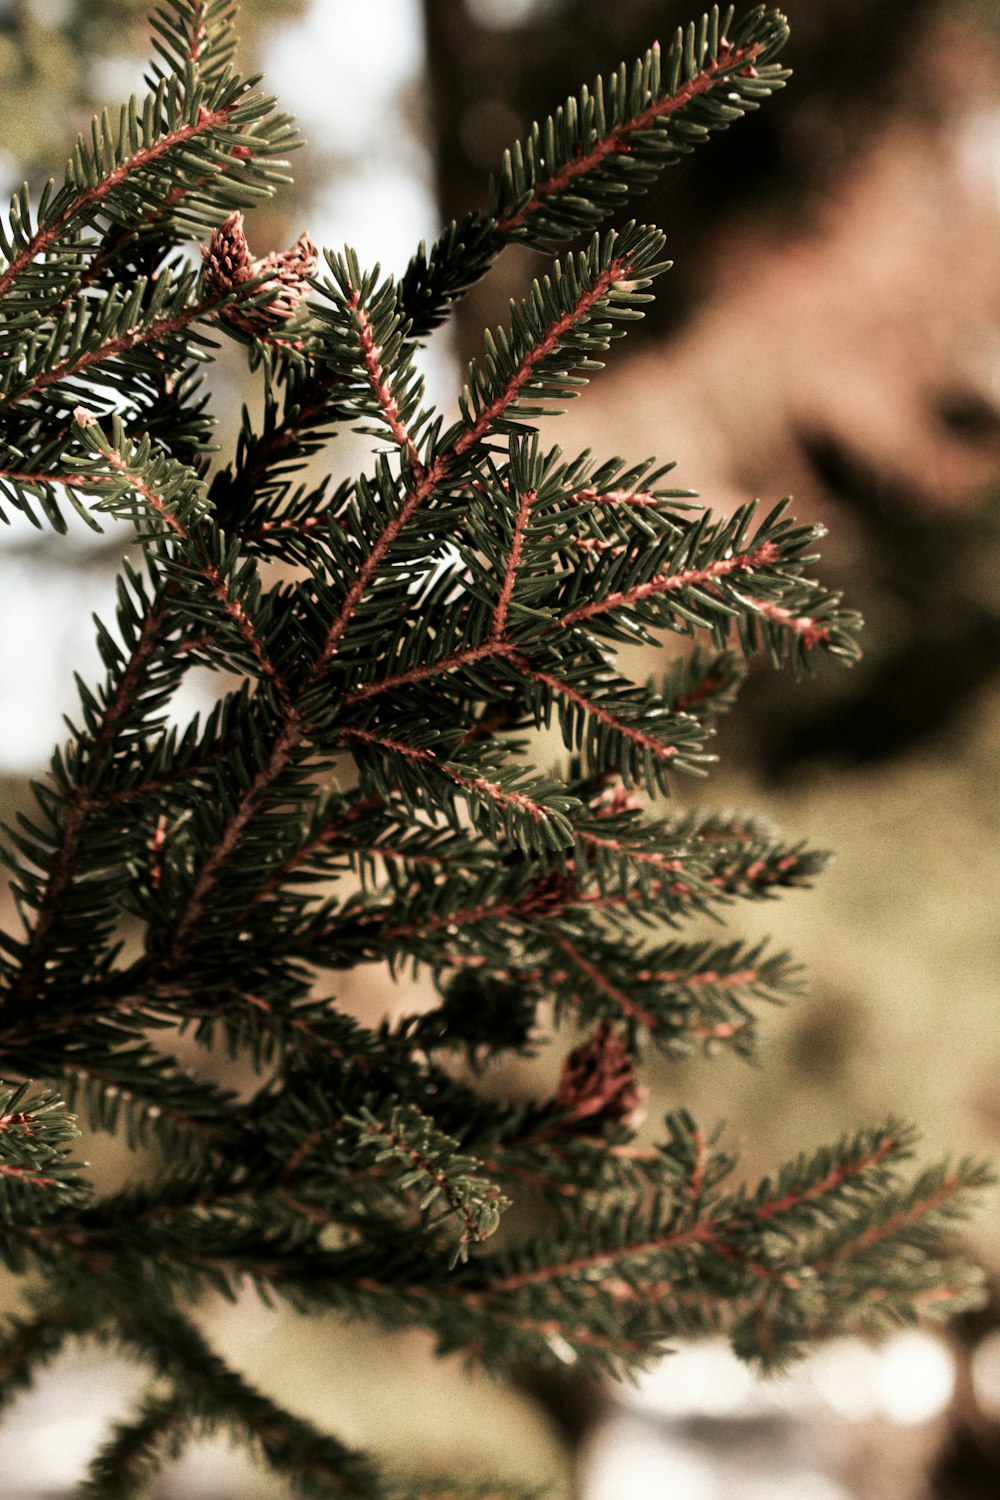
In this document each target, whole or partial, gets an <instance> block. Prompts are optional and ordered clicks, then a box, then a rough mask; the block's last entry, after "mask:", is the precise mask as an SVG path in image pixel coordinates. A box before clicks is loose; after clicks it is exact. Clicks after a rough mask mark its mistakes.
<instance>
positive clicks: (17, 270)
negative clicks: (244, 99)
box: [0, 103, 235, 383]
mask: <svg viewBox="0 0 1000 1500" xmlns="http://www.w3.org/2000/svg"><path fill="white" fill-rule="evenodd" d="M234 108H235V104H232V103H230V104H224V105H222V106H221V107H219V108H217V109H214V110H210V109H206V110H204V112H203V113H202V114H201V115H200V117H199V118H198V119H197V120H194V121H191V122H188V123H185V124H183V125H179V126H177V127H176V128H175V129H173V130H171V131H168V132H167V133H166V134H164V135H162V136H161V137H160V138H159V140H156V141H152V142H151V143H150V144H149V145H148V146H146V147H144V148H143V149H142V150H140V151H136V152H135V153H134V154H133V155H132V156H130V157H128V158H127V159H126V160H125V161H123V162H121V163H120V165H118V166H117V167H115V168H114V170H113V171H111V172H109V173H108V174H107V175H106V176H102V177H101V178H100V180H99V181H97V182H95V183H93V184H92V185H91V186H90V187H88V188H86V189H85V190H84V191H83V192H81V193H79V194H77V196H76V197H74V198H72V199H71V200H70V202H68V203H67V204H66V205H65V207H64V208H62V209H61V210H60V211H59V212H58V213H57V214H56V215H55V217H54V218H53V219H51V220H50V221H49V222H48V223H47V224H45V225H44V226H40V227H39V228H38V229H37V230H36V232H35V234H34V235H33V236H32V238H31V239H30V240H29V241H28V243H27V244H26V245H25V246H24V248H23V249H22V250H21V251H20V252H19V254H17V255H16V256H14V258H13V259H12V260H11V261H10V262H9V264H8V266H7V269H6V270H5V271H4V272H3V274H2V275H0V297H3V296H4V295H5V294H6V293H7V291H8V290H9V288H10V287H11V285H12V284H13V283H14V281H15V280H16V279H17V277H18V276H20V274H21V273H22V271H23V270H24V269H25V267H26V266H28V265H30V264H31V262H32V261H34V260H36V259H37V258H38V256H40V255H43V254H45V252H46V251H47V250H48V249H49V248H50V246H52V245H53V244H55V242H56V241H57V240H58V239H59V237H60V236H61V235H63V234H64V233H65V231H66V229H67V228H68V226H69V225H70V224H71V223H72V222H73V220H74V219H77V218H79V217H80V216H81V215H86V216H87V217H89V216H90V215H92V214H93V212H94V210H95V209H97V208H98V207H99V206H100V205H101V204H102V203H103V202H104V201H105V199H107V198H108V197H109V196H110V195H111V194H112V193H113V192H114V191H115V189H116V188H119V187H121V186H122V185H124V184H125V183H126V182H127V181H128V180H129V179H130V178H131V177H132V176H134V175H135V174H136V173H137V172H141V171H142V170H143V169H144V168H146V167H149V166H151V165H152V164H153V163H154V162H156V161H158V160H160V158H161V157H164V156H166V155H167V154H168V153H171V152H179V151H180V149H181V148H183V147H184V146H185V145H187V143H188V142H190V141H194V140H197V139H198V138H199V137H205V136H211V134H212V132H213V131H215V130H217V129H218V128H219V126H221V125H225V124H226V122H227V121H228V119H229V117H230V116H231V115H232V113H233V110H234ZM129 347H132V346H129ZM73 373H75V371H74V372H73ZM46 383H51V382H46Z"/></svg>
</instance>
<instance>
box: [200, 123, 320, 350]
mask: <svg viewBox="0 0 1000 1500" xmlns="http://www.w3.org/2000/svg"><path fill="white" fill-rule="evenodd" d="M237 149H239V148H237ZM201 256H202V260H203V261H204V262H205V282H206V285H207V287H208V289H209V291H210V292H212V293H215V294H216V295H219V296H225V295H226V294H227V293H228V292H232V291H235V290H236V289H237V288H238V287H240V286H243V285H244V284H245V283H246V282H248V281H255V280H258V279H259V278H260V277H262V276H263V277H266V278H267V280H265V281H263V282H261V283H260V288H259V289H260V290H261V291H267V290H270V289H271V287H273V288H274V290H275V291H276V293H277V295H276V296H274V297H272V299H271V301H270V302H268V303H266V304H265V305H264V306H262V307H248V308H244V309H240V308H237V307H228V308H225V309H224V310H223V316H224V317H226V318H228V319H229V321H230V322H231V323H233V324H235V325H236V327H237V328H242V329H243V331H244V332H245V333H253V334H266V333H268V332H269V331H270V330H272V329H273V328H274V327H275V326H276V325H277V324H280V323H283V322H285V321H287V320H288V319H289V318H291V317H293V316H294V315H295V313H296V312H298V310H299V306H300V304H301V302H302V300H303V298H304V297H305V295H306V290H307V285H306V284H307V280H308V278H309V277H310V276H311V275H312V274H313V272H314V271H315V269H316V261H317V258H318V252H317V249H316V246H315V245H314V244H313V242H312V240H311V239H310V238H309V236H308V235H307V234H302V235H300V236H299V238H298V239H297V240H296V241H295V244H294V245H292V246H291V248H290V249H288V250H275V251H272V252H271V254H270V255H267V256H265V257H264V259H263V260H253V259H251V256H250V247H249V245H248V244H247V237H246V231H245V230H244V228H243V215H242V214H241V213H239V212H238V211H237V212H236V213H231V214H230V215H229V217H228V218H227V219H226V220H225V222H224V223H223V224H222V225H221V227H220V228H219V229H216V230H215V232H214V233H213V235H212V238H211V239H210V240H209V242H208V244H207V245H205V246H203V247H202V252H201ZM255 290H256V289H255Z"/></svg>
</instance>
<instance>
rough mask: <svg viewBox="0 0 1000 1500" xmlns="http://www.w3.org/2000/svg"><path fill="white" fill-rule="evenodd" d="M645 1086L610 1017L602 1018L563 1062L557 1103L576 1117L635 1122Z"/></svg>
mask: <svg viewBox="0 0 1000 1500" xmlns="http://www.w3.org/2000/svg"><path fill="white" fill-rule="evenodd" d="M644 1098H645V1090H644V1089H642V1088H641V1087H640V1086H639V1083H638V1082H637V1080H636V1076H635V1067H634V1065H633V1062H632V1054H631V1053H630V1052H629V1050H628V1048H627V1047H626V1045H625V1043H624V1042H623V1041H622V1039H621V1037H620V1036H616V1034H615V1031H614V1028H613V1026H612V1024H611V1022H610V1021H602V1022H601V1023H600V1025H599V1026H598V1027H597V1029H596V1030H595V1031H594V1034H593V1036H591V1037H590V1038H589V1039H588V1040H587V1041H586V1042H583V1043H582V1044H581V1045H580V1046H579V1047H574V1049H573V1051H572V1052H571V1053H570V1054H569V1056H568V1057H567V1058H566V1059H565V1061H564V1062H563V1068H562V1077H561V1078H560V1080H559V1087H558V1089H557V1090H556V1107H557V1108H558V1109H561V1110H565V1112H566V1113H567V1114H570V1115H573V1116H574V1118H575V1119H577V1120H598V1119H600V1120H624V1121H626V1122H627V1123H635V1117H636V1114H637V1112H638V1109H639V1106H640V1105H641V1103H642V1101H643V1099H644Z"/></svg>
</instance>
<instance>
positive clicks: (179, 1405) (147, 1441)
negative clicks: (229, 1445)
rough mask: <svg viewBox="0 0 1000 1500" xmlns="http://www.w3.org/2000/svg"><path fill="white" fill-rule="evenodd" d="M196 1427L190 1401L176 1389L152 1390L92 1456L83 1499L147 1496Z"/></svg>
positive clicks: (82, 1487)
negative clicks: (150, 1487)
mask: <svg viewBox="0 0 1000 1500" xmlns="http://www.w3.org/2000/svg"><path fill="white" fill-rule="evenodd" d="M190 1426H191V1414H190V1410H189V1406H188V1403H187V1401H185V1399H184V1398H183V1397H182V1396H181V1395H180V1394H179V1393H178V1392H177V1391H176V1390H172V1391H168V1392H167V1393H166V1394H160V1393H158V1392H157V1391H156V1390H155V1389H154V1390H152V1391H150V1392H149V1393H148V1394H147V1395H146V1396H145V1397H144V1398H143V1399H142V1400H141V1401H140V1403H139V1405H138V1407H137V1408H136V1411H135V1413H134V1414H133V1415H132V1416H131V1417H130V1418H126V1419H125V1420H124V1421H120V1422H116V1423H115V1425H114V1427H113V1429H112V1431H111V1434H110V1436H109V1437H108V1438H107V1439H106V1441H105V1442H104V1443H103V1444H102V1446H101V1447H100V1448H99V1449H98V1451H97V1453H96V1454H95V1455H94V1457H93V1459H92V1460H91V1463H90V1467H89V1470H88V1474H87V1477H86V1479H85V1480H84V1481H83V1483H82V1484H81V1485H80V1486H79V1488H78V1489H77V1491H76V1497H77V1500H142V1497H143V1496H144V1495H146V1494H147V1493H148V1484H149V1481H150V1479H151V1478H153V1477H154V1476H155V1475H156V1474H157V1473H158V1472H159V1470H160V1469H161V1468H162V1466H163V1464H164V1463H165V1462H166V1461H167V1460H169V1459H171V1458H177V1457H179V1455H180V1452H181V1448H182V1445H183V1441H184V1438H185V1437H186V1436H187V1435H188V1431H189V1428H190Z"/></svg>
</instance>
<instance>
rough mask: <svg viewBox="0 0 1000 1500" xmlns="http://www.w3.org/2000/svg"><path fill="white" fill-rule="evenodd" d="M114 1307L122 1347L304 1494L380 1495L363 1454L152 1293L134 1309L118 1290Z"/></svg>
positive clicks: (319, 1499) (311, 1499)
mask: <svg viewBox="0 0 1000 1500" xmlns="http://www.w3.org/2000/svg"><path fill="white" fill-rule="evenodd" d="M114 1309H115V1316H116V1317H117V1319H118V1321H119V1327H120V1336H121V1338H122V1341H123V1342H124V1344H125V1346H126V1347H130V1348H133V1349H134V1350H135V1351H136V1352H137V1353H139V1354H141V1355H143V1356H144V1357H145V1358H146V1359H148V1360H150V1361H151V1362H152V1363H153V1365H154V1367H155V1368H156V1369H158V1370H160V1371H162V1373H163V1374H164V1375H166V1376H167V1377H168V1379H170V1380H172V1381H176V1382H177V1383H178V1385H179V1386H180V1387H181V1388H182V1389H183V1390H184V1391H185V1392H190V1396H191V1406H192V1411H193V1413H194V1414H196V1415H197V1416H198V1417H199V1418H200V1419H201V1420H204V1421H207V1422H209V1423H210V1424H211V1425H213V1426H214V1425H217V1424H218V1425H221V1426H223V1427H225V1428H234V1429H235V1430H236V1431H237V1432H238V1433H240V1434H242V1435H243V1436H245V1438H246V1440H247V1441H248V1442H249V1443H250V1445H251V1447H252V1448H253V1449H254V1450H256V1451H257V1452H258V1453H260V1455H261V1456H262V1457H263V1458H264V1460H265V1461H266V1462H267V1463H268V1464H269V1465H270V1467H271V1468H273V1469H274V1470H275V1472H276V1473H278V1474H281V1475H283V1476H284V1477H285V1478H287V1479H288V1480H289V1481H290V1482H291V1483H292V1484H293V1485H294V1486H295V1489H296V1491H297V1493H299V1494H300V1495H302V1496H303V1500H329V1497H330V1496H331V1495H350V1496H351V1497H355V1496H356V1497H358V1500H361V1497H371V1500H379V1497H383V1496H384V1495H385V1488H384V1486H383V1483H382V1481H381V1480H380V1478H379V1477H378V1475H377V1474H376V1473H375V1471H374V1469H373V1467H372V1466H371V1464H370V1463H369V1461H368V1460H367V1459H365V1458H364V1457H363V1456H361V1455H359V1454H358V1453H356V1452H353V1451H352V1450H351V1449H349V1448H347V1447H346V1446H345V1445H344V1444H342V1443H340V1442H338V1441H337V1439H336V1438H333V1437H330V1436H328V1435H327V1434H326V1433H323V1432H320V1431H319V1429H318V1428H316V1427H314V1426H313V1425H312V1423H311V1422H308V1421H306V1420H305V1419H304V1418H302V1417H298V1416H296V1415H294V1413H292V1412H290V1411H287V1410H285V1409H284V1408H283V1407H281V1406H278V1405H277V1404H276V1403H275V1402H273V1401H271V1400H270V1399H269V1398H268V1397H267V1396H265V1395H263V1394H262V1393H261V1392H260V1391H258V1390H256V1389H255V1388H254V1387H253V1386H252V1385H250V1384H249V1383H248V1382H247V1381H246V1380H244V1379H243V1377H242V1376H241V1375H240V1374H238V1373H237V1372H236V1371H235V1370H233V1369H231V1368H230V1367H229V1366H228V1365H226V1364H225V1363H224V1362H223V1360H222V1359H221V1358H220V1357H219V1355H218V1354H216V1353H215V1351H214V1350H213V1349H212V1348H211V1347H210V1345H209V1344H207V1343H206V1341H205V1340H204V1338H203V1337H202V1336H201V1334H200V1333H199V1332H198V1330H197V1329H196V1328H195V1326H194V1324H193V1323H191V1322H190V1321H189V1320H188V1319H186V1318H183V1317H182V1316H181V1315H180V1313H178V1312H177V1311H176V1310H175V1309H173V1308H171V1307H169V1306H168V1305H167V1304H166V1303H164V1302H162V1301H160V1300H159V1299H154V1298H152V1297H150V1298H149V1299H148V1300H147V1301H145V1302H144V1303H143V1304H142V1306H141V1307H140V1306H138V1305H137V1304H136V1303H135V1301H134V1299H132V1298H127V1299H125V1300H122V1299H121V1298H119V1297H118V1296H116V1297H115V1301H114Z"/></svg>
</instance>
